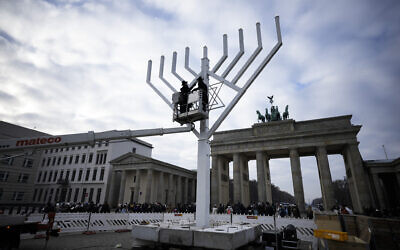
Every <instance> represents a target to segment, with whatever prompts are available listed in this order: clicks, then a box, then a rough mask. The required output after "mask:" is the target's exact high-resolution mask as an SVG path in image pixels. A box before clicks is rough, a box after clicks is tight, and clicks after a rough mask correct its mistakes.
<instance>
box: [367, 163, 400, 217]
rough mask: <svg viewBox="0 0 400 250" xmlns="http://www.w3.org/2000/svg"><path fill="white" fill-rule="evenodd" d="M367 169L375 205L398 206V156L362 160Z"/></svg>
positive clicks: (399, 178)
mask: <svg viewBox="0 0 400 250" xmlns="http://www.w3.org/2000/svg"><path fill="white" fill-rule="evenodd" d="M364 166H365V167H366V169H367V170H368V173H369V177H370V183H371V184H372V191H373V193H372V194H373V196H374V200H375V204H376V207H377V208H379V209H382V210H384V209H388V210H390V209H396V208H398V207H400V158H397V159H389V160H369V161H364Z"/></svg>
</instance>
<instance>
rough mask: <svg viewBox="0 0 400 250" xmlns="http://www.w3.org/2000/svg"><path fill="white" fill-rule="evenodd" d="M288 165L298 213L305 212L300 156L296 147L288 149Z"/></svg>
mask: <svg viewBox="0 0 400 250" xmlns="http://www.w3.org/2000/svg"><path fill="white" fill-rule="evenodd" d="M290 166H291V169H292V179H293V191H294V198H295V199H296V203H297V207H298V208H299V211H300V214H304V212H305V202H304V190H303V178H302V176H301V167H300V157H299V153H298V152H297V149H290Z"/></svg>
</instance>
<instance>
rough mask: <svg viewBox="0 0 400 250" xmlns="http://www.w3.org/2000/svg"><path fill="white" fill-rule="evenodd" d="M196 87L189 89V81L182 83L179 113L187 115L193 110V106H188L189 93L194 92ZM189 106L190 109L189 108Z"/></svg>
mask: <svg viewBox="0 0 400 250" xmlns="http://www.w3.org/2000/svg"><path fill="white" fill-rule="evenodd" d="M193 87H194V85H193V86H192V87H191V88H189V86H188V84H187V81H182V87H181V93H180V95H179V112H180V113H185V112H186V111H187V110H188V109H190V108H191V105H192V104H189V105H187V102H188V97H189V93H190V92H191V91H192V89H193ZM187 106H188V107H187Z"/></svg>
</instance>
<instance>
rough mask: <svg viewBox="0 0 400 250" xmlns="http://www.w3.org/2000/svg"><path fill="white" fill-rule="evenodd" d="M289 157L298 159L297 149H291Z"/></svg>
mask: <svg viewBox="0 0 400 250" xmlns="http://www.w3.org/2000/svg"><path fill="white" fill-rule="evenodd" d="M289 155H290V157H298V156H299V151H298V150H297V148H289Z"/></svg>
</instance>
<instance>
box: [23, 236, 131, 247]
mask: <svg viewBox="0 0 400 250" xmlns="http://www.w3.org/2000/svg"><path fill="white" fill-rule="evenodd" d="M45 243H46V240H45V239H24V240H21V244H20V247H19V249H20V250H31V249H32V250H33V249H35V250H36V249H46V250H62V249H85V250H91V249H117V250H118V249H131V248H132V239H131V232H123V233H115V232H107V233H105V232H101V233H96V234H93V235H84V234H81V233H79V234H78V233H77V234H64V235H61V236H59V237H50V239H49V241H48V243H47V247H46V248H45ZM117 244H121V247H119V248H116V245H117Z"/></svg>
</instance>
